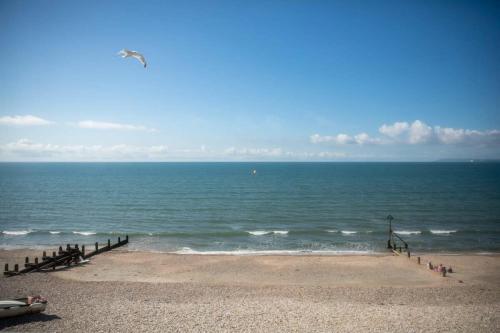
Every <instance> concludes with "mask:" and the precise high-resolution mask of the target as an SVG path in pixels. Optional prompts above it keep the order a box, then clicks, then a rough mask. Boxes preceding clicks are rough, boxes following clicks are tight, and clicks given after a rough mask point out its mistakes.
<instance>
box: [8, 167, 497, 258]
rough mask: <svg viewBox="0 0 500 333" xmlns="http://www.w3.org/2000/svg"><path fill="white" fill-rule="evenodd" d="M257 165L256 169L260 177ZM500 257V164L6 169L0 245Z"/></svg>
mask: <svg viewBox="0 0 500 333" xmlns="http://www.w3.org/2000/svg"><path fill="white" fill-rule="evenodd" d="M253 170H255V173H254V172H253ZM389 214H391V215H392V216H394V220H393V228H394V229H395V231H396V232H398V233H399V234H400V235H401V236H402V237H403V238H404V239H405V240H406V241H407V242H408V243H409V245H410V248H411V249H412V250H413V251H420V252H447V253H455V252H458V253H460V252H474V253H484V252H494V253H497V252H500V163H382V162H381V163H284V162H283V163H266V162H258V163H257V162H256V163H252V162H244V163H243V162H242V163H0V248H7V249H8V248H37V247H50V246H56V245H61V244H66V243H79V244H93V243H94V242H95V241H100V242H103V241H105V240H107V239H108V238H113V237H118V236H120V235H122V236H123V235H125V234H128V235H129V236H130V238H131V243H130V244H129V248H130V249H137V250H151V251H164V252H175V253H198V252H201V253H241V254H244V253H292V254H307V253H325V254H341V253H372V252H383V251H385V246H386V244H387V238H388V222H387V220H386V217H387V215H389Z"/></svg>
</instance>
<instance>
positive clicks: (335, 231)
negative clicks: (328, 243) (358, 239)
mask: <svg viewBox="0 0 500 333" xmlns="http://www.w3.org/2000/svg"><path fill="white" fill-rule="evenodd" d="M326 232H331V233H335V234H336V233H338V232H339V231H338V230H326Z"/></svg>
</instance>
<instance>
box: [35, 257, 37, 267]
mask: <svg viewBox="0 0 500 333" xmlns="http://www.w3.org/2000/svg"><path fill="white" fill-rule="evenodd" d="M35 265H38V257H35Z"/></svg>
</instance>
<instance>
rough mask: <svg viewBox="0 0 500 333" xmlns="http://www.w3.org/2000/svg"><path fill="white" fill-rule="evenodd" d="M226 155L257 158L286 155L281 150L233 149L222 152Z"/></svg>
mask: <svg viewBox="0 0 500 333" xmlns="http://www.w3.org/2000/svg"><path fill="white" fill-rule="evenodd" d="M224 154H226V155H239V156H257V157H259V156H260V157H279V156H283V155H286V153H285V152H283V150H282V149H281V148H239V149H237V148H234V147H230V148H227V149H226V150H225V151H224Z"/></svg>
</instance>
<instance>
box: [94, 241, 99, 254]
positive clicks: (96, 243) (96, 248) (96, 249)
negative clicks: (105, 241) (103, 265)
mask: <svg viewBox="0 0 500 333" xmlns="http://www.w3.org/2000/svg"><path fill="white" fill-rule="evenodd" d="M98 250H99V243H98V242H95V252H97V251H98Z"/></svg>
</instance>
